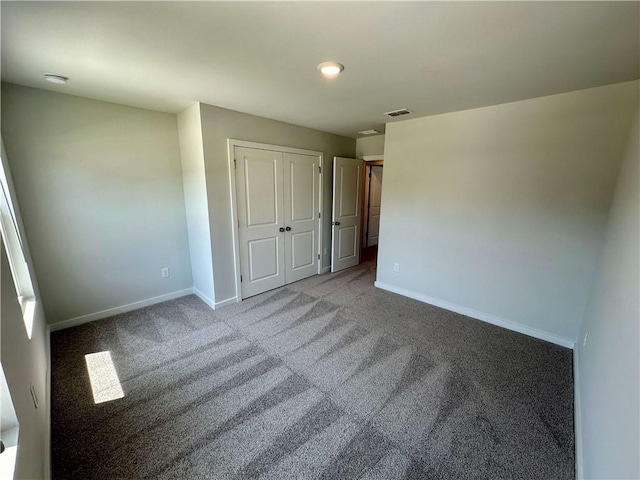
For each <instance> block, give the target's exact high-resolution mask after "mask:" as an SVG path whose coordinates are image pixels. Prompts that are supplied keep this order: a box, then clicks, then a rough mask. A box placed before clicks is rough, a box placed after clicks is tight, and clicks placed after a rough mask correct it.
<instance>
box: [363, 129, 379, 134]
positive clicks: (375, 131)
mask: <svg viewBox="0 0 640 480" xmlns="http://www.w3.org/2000/svg"><path fill="white" fill-rule="evenodd" d="M358 133H359V134H360V135H377V134H378V133H380V132H379V131H378V130H363V131H361V132H358Z"/></svg>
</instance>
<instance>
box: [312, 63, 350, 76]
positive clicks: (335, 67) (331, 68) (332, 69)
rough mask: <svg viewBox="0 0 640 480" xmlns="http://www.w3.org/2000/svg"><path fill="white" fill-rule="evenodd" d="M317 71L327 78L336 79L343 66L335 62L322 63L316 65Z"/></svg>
mask: <svg viewBox="0 0 640 480" xmlns="http://www.w3.org/2000/svg"><path fill="white" fill-rule="evenodd" d="M318 70H320V71H321V72H322V75H324V76H325V77H327V78H336V77H337V76H338V75H339V74H340V72H342V71H343V70H344V65H342V64H341V63H337V62H324V63H321V64H320V65H318Z"/></svg>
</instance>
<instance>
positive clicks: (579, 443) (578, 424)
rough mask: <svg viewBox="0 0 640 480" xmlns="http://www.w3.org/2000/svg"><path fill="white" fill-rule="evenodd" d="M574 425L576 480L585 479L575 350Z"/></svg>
mask: <svg viewBox="0 0 640 480" xmlns="http://www.w3.org/2000/svg"><path fill="white" fill-rule="evenodd" d="M573 392H574V393H573V402H574V404H573V405H574V406H573V423H574V428H575V436H576V479H578V480H581V479H583V478H584V470H583V465H582V412H581V407H580V354H579V352H578V347H577V346H576V348H574V349H573Z"/></svg>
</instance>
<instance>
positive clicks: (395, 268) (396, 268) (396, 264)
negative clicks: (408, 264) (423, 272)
mask: <svg viewBox="0 0 640 480" xmlns="http://www.w3.org/2000/svg"><path fill="white" fill-rule="evenodd" d="M393 271H394V272H399V271H400V264H399V263H394V264H393Z"/></svg>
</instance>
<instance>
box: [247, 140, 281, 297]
mask: <svg viewBox="0 0 640 480" xmlns="http://www.w3.org/2000/svg"><path fill="white" fill-rule="evenodd" d="M234 158H235V160H236V189H237V201H238V223H239V225H238V239H239V244H240V271H241V275H242V282H241V285H242V298H247V297H250V296H252V295H256V294H258V293H262V292H265V291H267V290H271V289H272V288H276V287H279V286H281V285H284V283H285V271H284V251H285V250H284V248H285V245H284V244H285V235H284V226H285V225H284V218H285V217H284V205H283V203H284V195H283V188H284V182H283V169H282V166H283V156H282V153H281V152H273V151H269V150H257V149H253V148H244V147H236V148H235V157H234ZM280 229H282V231H280Z"/></svg>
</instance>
